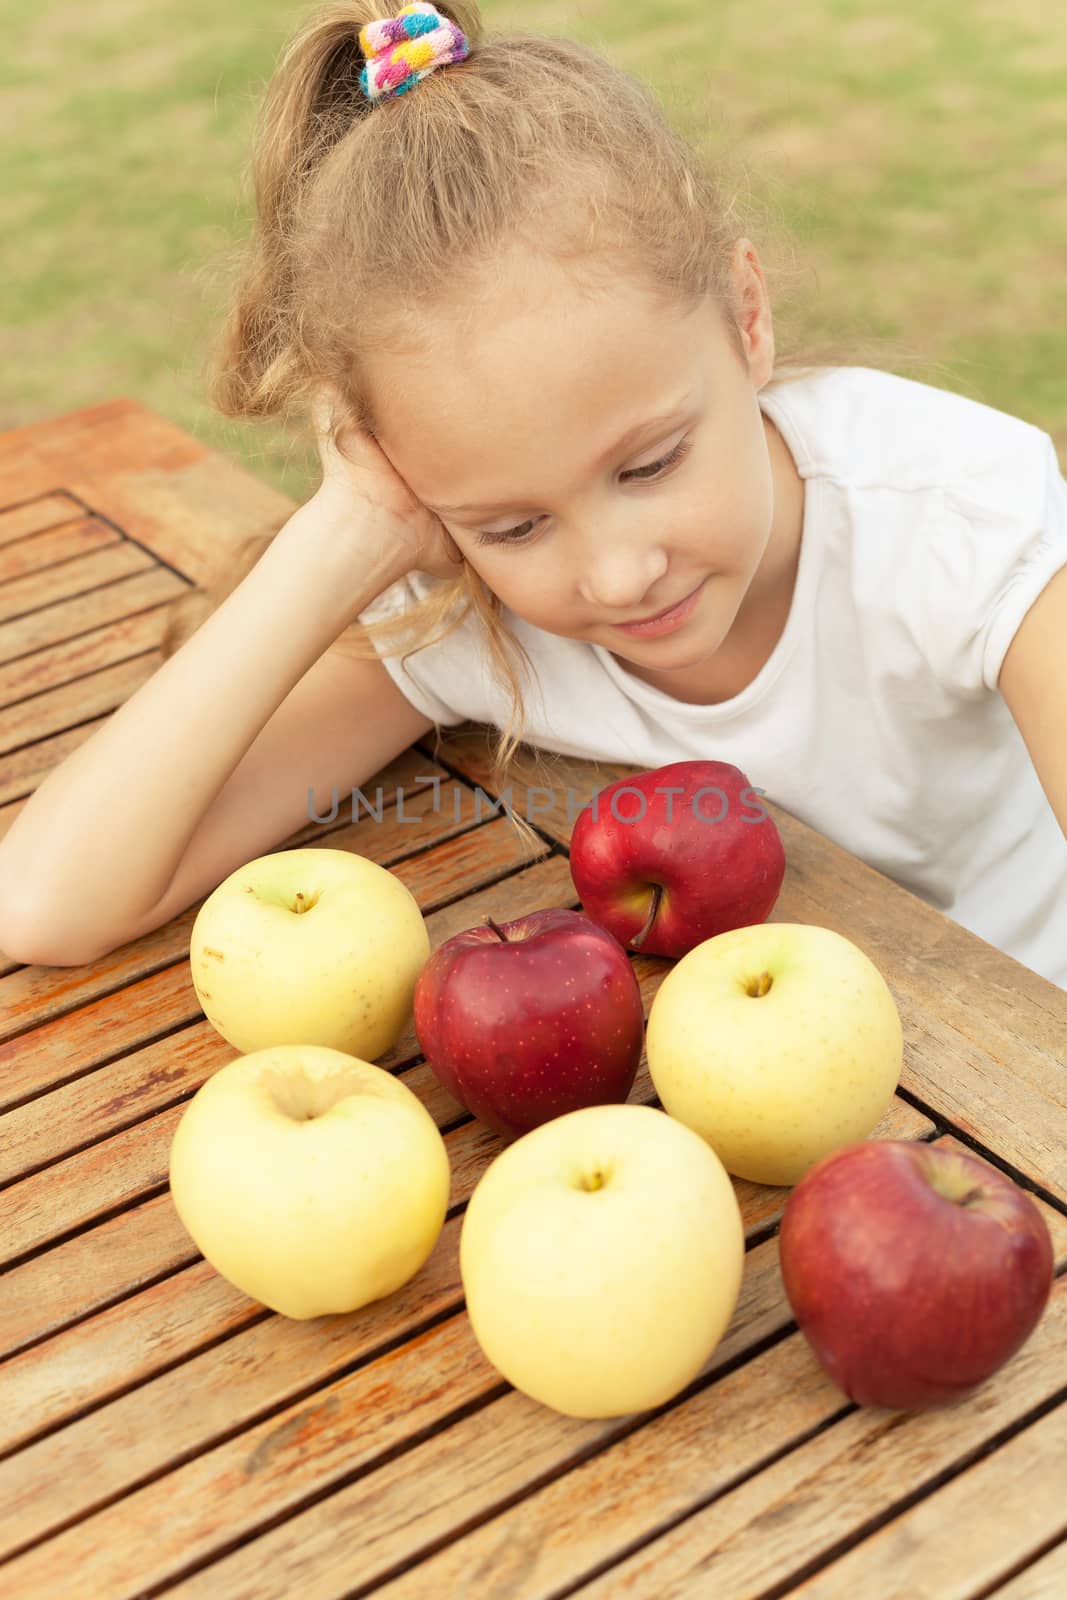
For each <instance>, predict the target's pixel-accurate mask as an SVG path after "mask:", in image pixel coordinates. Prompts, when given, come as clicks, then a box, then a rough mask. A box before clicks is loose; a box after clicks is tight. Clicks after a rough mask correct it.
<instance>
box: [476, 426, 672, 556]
mask: <svg viewBox="0 0 1067 1600" xmlns="http://www.w3.org/2000/svg"><path fill="white" fill-rule="evenodd" d="M691 443H692V440H691V439H683V440H681V442H680V443H679V444H676V445H675V447H674V449H673V450H672V451H671V452H670V454H669V455H666V456H663V457H662V459H661V460H659V461H650V462H649V464H648V466H647V467H634V468H633V469H632V470H631V471H630V472H624V473H623V477H624V478H637V479H639V480H640V481H641V482H647V481H648V480H649V479H651V478H656V477H658V476H659V474H660V473H661V472H665V471H666V469H667V468H668V467H673V466H674V464H675V463H676V462H678V461H681V459H682V457H683V456H684V455H686V454H687V453H688V450H689V447H690V445H691ZM534 527H536V520H534V521H531V522H520V523H519V525H518V527H517V528H504V529H502V530H501V531H500V532H498V533H480V534H479V535H478V537H477V540H476V543H478V544H526V543H528V541H529V539H530V537H531V532H532V530H533V528H534ZM524 530H530V531H524Z"/></svg>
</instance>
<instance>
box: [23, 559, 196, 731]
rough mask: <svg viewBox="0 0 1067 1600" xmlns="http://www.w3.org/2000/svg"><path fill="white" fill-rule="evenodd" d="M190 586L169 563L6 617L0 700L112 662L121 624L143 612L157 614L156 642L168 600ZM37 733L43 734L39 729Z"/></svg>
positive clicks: (136, 622)
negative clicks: (84, 592) (44, 606)
mask: <svg viewBox="0 0 1067 1600" xmlns="http://www.w3.org/2000/svg"><path fill="white" fill-rule="evenodd" d="M188 592H189V587H188V584H185V583H183V582H182V580H181V578H179V577H177V576H176V574H175V573H173V572H170V571H169V570H168V569H167V568H166V567H150V568H148V569H147V570H146V571H145V572H143V573H139V574H137V575H135V576H134V577H132V578H125V579H122V580H120V581H119V582H118V583H109V584H106V585H105V586H104V587H103V588H102V589H93V590H90V592H89V593H88V594H80V595H74V596H72V598H71V599H70V600H60V601H57V602H56V604H55V605H52V606H48V607H46V608H45V610H43V611H32V612H30V613H29V615H28V616H24V617H20V618H18V619H17V620H16V621H14V622H5V623H4V624H3V625H2V626H0V706H2V705H10V704H11V703H12V702H13V701H15V700H20V699H23V698H25V697H26V696H28V695H31V694H39V693H40V692H41V690H42V689H49V688H52V687H53V685H55V684H57V683H65V682H66V681H67V680H68V679H70V678H75V677H78V676H79V675H80V674H81V673H83V672H95V671H96V670H97V669H98V668H99V667H106V666H110V665H111V663H112V662H113V661H116V660H119V659H121V657H120V656H119V655H118V649H119V648H121V646H122V645H123V643H124V634H123V630H124V629H127V628H133V627H136V626H138V625H139V624H140V621H141V619H142V618H143V617H150V618H153V619H155V621H154V623H153V626H154V628H155V630H156V632H155V635H154V637H153V638H152V641H151V642H152V644H153V645H154V644H158V643H159V635H160V632H161V630H162V626H163V623H164V621H165V619H166V617H167V616H168V614H169V613H168V607H169V605H170V603H171V602H172V601H174V600H177V599H179V598H180V597H181V596H182V595H185V594H187V593H188ZM140 648H148V647H147V646H144V645H141V646H140ZM33 737H39V735H38V734H37V733H36V730H35V731H34V734H33Z"/></svg>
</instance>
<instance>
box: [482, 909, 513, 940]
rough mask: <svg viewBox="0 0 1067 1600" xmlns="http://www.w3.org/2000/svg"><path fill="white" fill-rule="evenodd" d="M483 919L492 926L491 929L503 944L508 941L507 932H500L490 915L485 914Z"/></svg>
mask: <svg viewBox="0 0 1067 1600" xmlns="http://www.w3.org/2000/svg"><path fill="white" fill-rule="evenodd" d="M485 920H486V922H487V923H488V924H489V926H490V927H491V928H492V930H493V932H494V933H495V934H496V936H497V938H498V939H500V940H501V941H502V942H503V943H504V944H507V942H508V936H507V934H506V933H501V931H500V929H499V928H498V927H497V925H496V923H495V922H494V921H493V919H492V917H490V916H488V915H487V916H486V919H485Z"/></svg>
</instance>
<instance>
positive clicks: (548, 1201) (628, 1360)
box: [460, 1105, 745, 1417]
mask: <svg viewBox="0 0 1067 1600" xmlns="http://www.w3.org/2000/svg"><path fill="white" fill-rule="evenodd" d="M744 1254H745V1238H744V1229H743V1227H742V1224H741V1212H740V1209H739V1207H738V1204H737V1197H736V1195H735V1194H734V1189H733V1185H732V1183H731V1182H730V1179H729V1178H728V1176H727V1174H726V1172H725V1170H724V1168H723V1165H722V1162H721V1161H720V1160H719V1159H718V1157H717V1156H716V1155H715V1153H714V1152H713V1151H712V1150H711V1149H710V1148H709V1147H708V1145H707V1144H705V1143H704V1141H703V1140H702V1139H700V1138H698V1137H697V1135H696V1134H694V1133H692V1132H691V1131H690V1130H689V1129H688V1128H686V1127H683V1125H682V1124H681V1123H680V1122H675V1121H672V1119H671V1118H670V1117H668V1116H665V1115H664V1113H663V1112H662V1111H658V1110H654V1109H653V1108H652V1107H651V1106H639V1105H601V1106H585V1107H583V1108H582V1109H581V1110H579V1111H570V1112H567V1113H566V1114H565V1115H564V1116H561V1117H555V1118H553V1120H552V1121H551V1122H544V1123H542V1124H541V1125H540V1126H539V1127H537V1128H534V1129H533V1130H532V1131H531V1132H529V1133H526V1134H523V1135H522V1136H521V1137H520V1138H519V1139H517V1140H516V1141H515V1142H514V1143H513V1144H510V1145H508V1146H507V1148H506V1149H505V1150H504V1151H503V1152H502V1153H501V1154H500V1155H498V1156H497V1157H496V1159H495V1161H493V1163H492V1165H491V1166H489V1167H488V1168H487V1169H486V1171H485V1173H484V1174H483V1175H482V1178H481V1179H480V1181H479V1182H478V1184H477V1186H476V1187H475V1189H474V1192H473V1194H472V1195H471V1198H470V1201H469V1203H468V1205H467V1210H466V1213H465V1215H464V1218H463V1226H462V1229H461V1232H460V1273H461V1275H462V1279H463V1289H464V1293H465V1295H466V1297H467V1314H468V1316H469V1318H470V1322H471V1327H472V1328H473V1330H474V1335H475V1337H476V1339H477V1340H478V1343H479V1344H480V1346H481V1348H482V1350H483V1352H484V1354H485V1355H486V1357H487V1359H488V1360H489V1361H490V1362H491V1363H492V1364H493V1366H494V1367H496V1369H497V1371H498V1372H500V1373H501V1374H502V1375H503V1377H505V1378H506V1379H507V1381H508V1382H509V1383H510V1384H512V1385H513V1386H514V1387H515V1388H516V1389H521V1390H522V1392H523V1393H524V1394H527V1395H529V1396H530V1397H531V1398H532V1399H534V1400H538V1401H540V1402H541V1403H542V1404H543V1405H546V1406H550V1407H552V1408H553V1409H554V1410H556V1411H560V1412H563V1413H564V1414H565V1415H567V1416H572V1417H614V1416H623V1415H625V1414H626V1413H628V1412H634V1411H646V1410H648V1409H649V1408H650V1407H652V1406H658V1405H662V1404H664V1403H665V1402H666V1401H668V1400H670V1399H671V1398H672V1397H673V1396H674V1395H676V1394H678V1393H679V1391H680V1390H681V1389H684V1387H685V1386H686V1384H687V1383H689V1382H691V1380H692V1379H693V1378H695V1377H696V1375H697V1373H698V1372H699V1371H700V1369H701V1368H702V1367H703V1365H704V1364H705V1362H706V1361H707V1359H708V1357H709V1356H710V1355H711V1353H712V1351H713V1350H714V1348H715V1346H716V1345H717V1344H718V1342H719V1340H720V1339H721V1337H722V1335H723V1332H724V1330H725V1328H726V1325H727V1323H728V1322H729V1321H730V1318H731V1316H732V1314H733V1310H734V1306H735V1304H736V1301H737V1295H738V1291H739V1289H740V1286H741V1271H742V1266H743V1263H744Z"/></svg>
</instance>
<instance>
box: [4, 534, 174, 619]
mask: <svg viewBox="0 0 1067 1600" xmlns="http://www.w3.org/2000/svg"><path fill="white" fill-rule="evenodd" d="M157 565H158V563H157V562H156V561H155V560H154V559H153V557H152V556H151V554H150V553H149V552H148V551H147V550H142V548H141V546H140V545H139V544H133V543H132V542H131V541H130V540H129V539H116V540H114V541H112V542H111V543H109V544H104V545H102V546H101V547H100V548H99V549H97V550H93V551H91V552H90V554H88V555H83V556H74V557H72V558H71V559H70V560H69V561H61V562H59V563H58V564H57V565H55V566H51V567H38V568H36V569H35V570H34V571H33V572H27V573H25V574H24V575H23V576H22V577H21V578H12V580H11V582H10V583H3V584H0V622H8V621H9V620H10V619H12V618H15V617H19V618H21V617H24V616H25V615H26V613H28V612H31V611H39V610H42V609H43V608H44V607H45V606H52V605H57V604H58V603H60V602H61V601H65V600H69V599H71V598H72V597H73V596H75V595H77V596H82V595H87V594H90V593H91V592H92V591H93V590H94V589H99V588H100V587H101V586H102V585H103V584H105V583H115V582H116V581H117V580H118V579H120V578H128V577H130V576H131V575H132V574H133V573H136V572H144V571H146V569H148V568H149V567H155V566H157Z"/></svg>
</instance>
